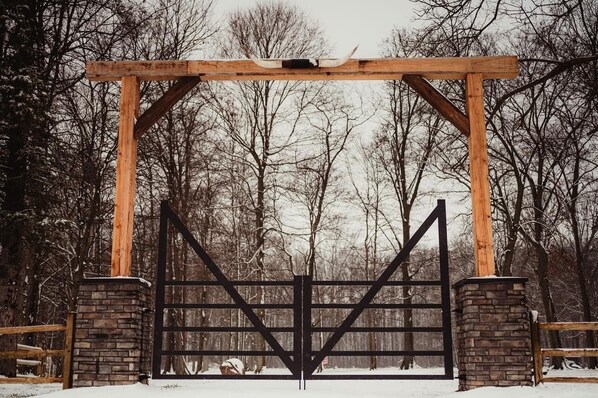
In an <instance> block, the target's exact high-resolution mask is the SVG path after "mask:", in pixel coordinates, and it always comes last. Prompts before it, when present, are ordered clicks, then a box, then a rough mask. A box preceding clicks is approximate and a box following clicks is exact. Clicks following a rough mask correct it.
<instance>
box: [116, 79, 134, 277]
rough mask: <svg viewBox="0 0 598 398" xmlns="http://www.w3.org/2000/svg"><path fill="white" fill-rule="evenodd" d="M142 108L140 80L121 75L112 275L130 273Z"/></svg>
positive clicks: (127, 274) (129, 274)
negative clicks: (137, 136)
mask: <svg viewBox="0 0 598 398" xmlns="http://www.w3.org/2000/svg"><path fill="white" fill-rule="evenodd" d="M138 112H139V80H138V79H137V77H135V76H125V77H123V78H122V87H121V95H120V121H119V126H118V154H117V158H116V193H115V197H116V198H115V203H114V226H113V229H112V261H111V274H112V276H131V248H132V245H133V210H134V205H135V173H136V169H135V166H136V163H137V140H136V139H135V136H134V133H133V132H134V128H135V118H136V117H137V113H138Z"/></svg>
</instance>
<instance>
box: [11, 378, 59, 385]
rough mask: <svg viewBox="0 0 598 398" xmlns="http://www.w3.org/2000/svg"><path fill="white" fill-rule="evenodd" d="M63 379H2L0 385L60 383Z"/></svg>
mask: <svg viewBox="0 0 598 398" xmlns="http://www.w3.org/2000/svg"><path fill="white" fill-rule="evenodd" d="M60 382H62V377H2V378H0V384H47V383H60Z"/></svg>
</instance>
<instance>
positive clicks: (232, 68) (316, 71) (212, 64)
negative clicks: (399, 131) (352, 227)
mask: <svg viewBox="0 0 598 398" xmlns="http://www.w3.org/2000/svg"><path fill="white" fill-rule="evenodd" d="M468 73H478V74H480V75H481V76H482V77H483V78H484V79H510V78H514V77H516V76H517V74H518V73H519V69H518V65H517V57H515V56H496V57H463V58H407V59H404V58H375V59H350V60H349V61H347V62H346V63H345V64H343V65H341V66H338V67H335V68H313V69H288V68H280V69H265V68H262V67H260V66H258V65H256V64H255V63H253V61H251V60H203V61H94V62H88V63H87V78H88V79H90V80H95V81H108V80H120V79H121V78H122V77H124V76H136V77H138V78H139V79H141V80H177V79H179V78H180V77H183V76H199V77H201V80H398V79H400V78H401V77H402V76H403V75H404V74H416V75H421V76H423V77H424V78H426V79H429V80H433V79H441V80H455V79H464V78H465V76H466V75H467V74H468Z"/></svg>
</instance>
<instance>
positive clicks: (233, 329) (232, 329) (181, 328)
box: [162, 326, 295, 333]
mask: <svg viewBox="0 0 598 398" xmlns="http://www.w3.org/2000/svg"><path fill="white" fill-rule="evenodd" d="M266 328H267V329H268V331H269V332H282V333H284V332H287V333H290V332H294V331H295V329H293V328H292V327H266ZM162 331H163V332H207V333H210V332H259V330H258V329H257V328H255V327H253V326H165V327H164V328H162Z"/></svg>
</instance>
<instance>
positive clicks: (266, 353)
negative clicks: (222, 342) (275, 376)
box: [161, 350, 293, 357]
mask: <svg viewBox="0 0 598 398" xmlns="http://www.w3.org/2000/svg"><path fill="white" fill-rule="evenodd" d="M283 352H284V353H285V354H289V355H293V351H283ZM161 354H162V356H166V355H198V356H201V355H204V356H207V355H210V356H221V355H223V356H224V355H246V356H262V355H263V356H266V357H277V356H278V353H277V352H275V351H239V350H174V351H162V353H161Z"/></svg>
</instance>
